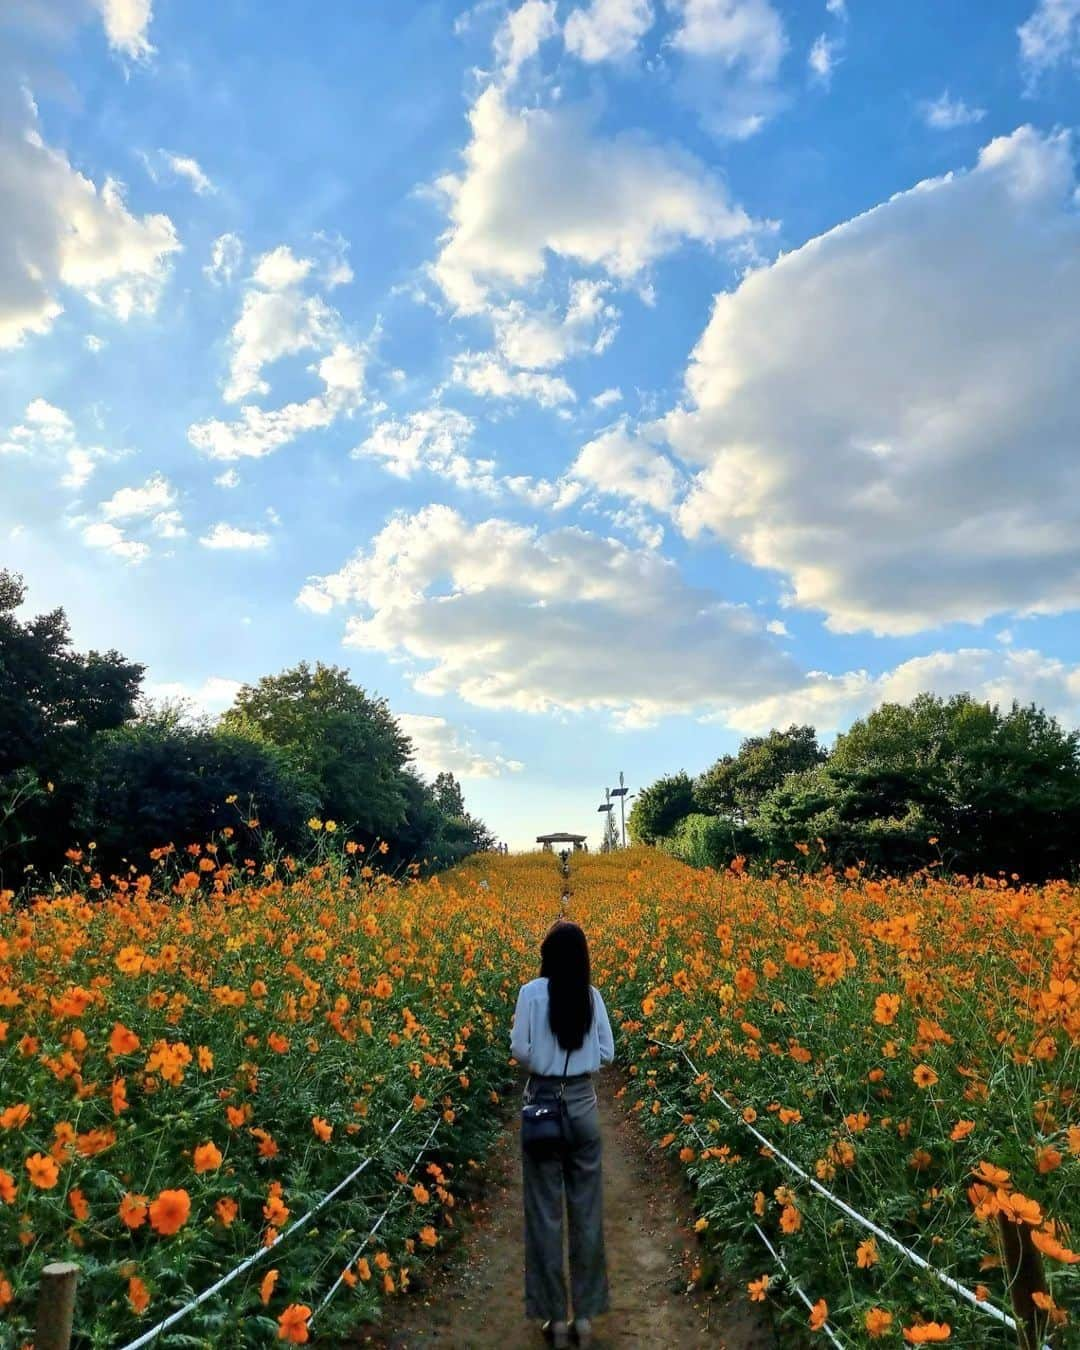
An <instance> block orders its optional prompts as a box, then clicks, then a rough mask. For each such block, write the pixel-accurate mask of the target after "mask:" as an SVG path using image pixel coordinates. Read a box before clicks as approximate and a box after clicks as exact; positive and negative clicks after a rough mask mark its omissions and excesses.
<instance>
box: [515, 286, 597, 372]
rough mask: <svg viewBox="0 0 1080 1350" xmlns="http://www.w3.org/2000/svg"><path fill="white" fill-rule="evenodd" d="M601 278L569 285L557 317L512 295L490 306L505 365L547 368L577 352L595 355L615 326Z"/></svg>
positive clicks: (553, 313)
mask: <svg viewBox="0 0 1080 1350" xmlns="http://www.w3.org/2000/svg"><path fill="white" fill-rule="evenodd" d="M609 290H610V286H609V284H608V283H606V282H603V281H586V280H578V281H573V282H571V284H570V294H569V298H568V300H567V305H566V311H565V313H564V314H563V315H562V316H561V317H560V316H559V315H558V314H557V313H556V312H555V311H554V309H553V308H551V307H550V306H549V307H548V308H547V309H543V310H536V309H529V308H528V307H527V306H526V305H525V304H523V303H522V302H521V301H520V300H511V301H510V302H509V304H507V305H505V306H503V307H502V308H501V309H496V310H493V311H492V319H493V322H494V325H495V345H496V346H497V347H498V349H499V351H500V352H501V354H502V356H503V358H504V359H505V360H506V361H507V363H508V364H509V365H512V366H523V367H524V368H525V369H527V370H546V369H550V368H551V367H552V366H557V365H560V364H561V363H562V362H563V361H565V360H566V359H567V358H568V357H570V356H576V355H578V354H579V353H582V352H592V353H593V354H599V353H600V352H602V351H604V350H605V349H606V348H607V347H608V346H609V345H610V344H611V342H612V340H613V339H614V337H615V334H616V332H617V331H618V320H619V311H618V310H617V309H616V308H615V306H614V305H612V304H611V303H610V302H609V301H608V299H607V293H608V291H609Z"/></svg>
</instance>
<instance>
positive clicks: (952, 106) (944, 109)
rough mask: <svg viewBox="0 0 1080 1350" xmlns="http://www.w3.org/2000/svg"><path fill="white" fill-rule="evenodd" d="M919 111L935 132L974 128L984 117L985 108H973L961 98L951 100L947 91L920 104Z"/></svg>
mask: <svg viewBox="0 0 1080 1350" xmlns="http://www.w3.org/2000/svg"><path fill="white" fill-rule="evenodd" d="M919 106H920V110H921V112H922V115H923V121H925V123H926V125H927V126H928V127H933V128H934V130H935V131H955V130H956V128H957V127H970V126H974V125H975V124H976V123H977V122H981V121H982V120H983V118H984V117H985V116H986V109H985V108H973V107H970V106H969V105H968V104H967V103H965V102H964V100H963V99H962V98H953V97H952V96H951V95H950V93H949V91H948V90H947V89H946V90H945V92H944V93H943V94H941V95H939V96H938V97H937V98H934V99H927V100H926V101H925V102H924V103H921V104H920V105H919Z"/></svg>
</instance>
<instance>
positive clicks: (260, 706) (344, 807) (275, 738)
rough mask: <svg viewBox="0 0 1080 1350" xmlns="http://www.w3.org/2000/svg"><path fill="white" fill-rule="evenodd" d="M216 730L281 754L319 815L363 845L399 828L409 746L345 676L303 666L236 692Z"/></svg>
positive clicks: (379, 706)
mask: <svg viewBox="0 0 1080 1350" xmlns="http://www.w3.org/2000/svg"><path fill="white" fill-rule="evenodd" d="M222 726H223V727H224V728H225V729H226V730H228V731H233V732H237V733H239V734H241V735H245V736H248V737H249V738H256V739H259V740H263V741H265V742H266V743H267V744H269V745H275V746H277V747H278V748H279V749H280V750H284V751H286V752H287V753H288V755H289V758H290V759H291V760H292V762H293V764H295V766H296V768H297V769H298V771H299V772H300V774H301V776H302V778H303V780H304V781H305V783H306V784H307V786H308V788H309V789H310V791H311V792H313V793H314V795H315V796H316V798H317V799H318V801H319V803H320V807H321V810H322V812H323V814H324V815H327V816H331V817H333V818H334V819H336V820H341V821H345V822H346V823H347V824H348V825H349V826H350V827H352V828H355V829H357V830H359V831H361V832H363V833H366V834H368V835H370V836H371V837H373V838H374V837H376V836H379V837H382V838H386V839H389V838H392V837H393V836H394V833H395V831H396V830H397V829H398V828H399V826H401V825H402V823H403V822H404V820H405V811H406V788H405V784H404V779H403V771H404V769H405V765H406V762H407V760H408V758H409V751H410V745H409V740H408V738H407V737H406V736H405V734H404V733H403V732H402V730H401V728H400V727H399V726H398V724H397V722H396V721H395V720H394V717H393V714H392V713H391V712H390V709H389V707H388V705H387V703H386V700H385V699H380V698H372V697H371V696H370V695H369V694H367V693H366V692H365V691H364V690H363V689H361V688H360V687H359V686H358V685H356V684H354V683H353V682H352V680H351V679H350V678H349V674H348V671H345V670H342V669H341V668H340V667H338V666H326V665H323V664H322V662H319V663H318V664H317V665H316V666H315V668H314V670H313V669H312V668H311V666H309V665H308V663H307V662H306V661H301V662H300V664H299V665H296V666H293V667H292V668H291V669H289V670H285V671H282V673H281V674H280V675H266V676H264V677H263V678H262V679H261V680H259V681H258V683H257V684H254V685H244V687H243V688H242V689H241V690H240V692H239V694H237V696H236V701H235V702H234V704H233V706H232V707H231V708H230V709H229V710H228V711H227V712H226V713H225V715H224V716H223V718H222Z"/></svg>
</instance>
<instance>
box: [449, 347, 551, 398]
mask: <svg viewBox="0 0 1080 1350" xmlns="http://www.w3.org/2000/svg"><path fill="white" fill-rule="evenodd" d="M451 380H452V381H453V383H454V384H460V385H464V386H465V388H466V389H468V390H469V392H470V393H473V394H476V396H477V397H478V398H494V399H534V400H535V401H536V402H537V403H539V404H540V406H541V407H543V408H555V407H558V406H559V405H560V404H562V403H573V402H574V401H575V399H576V398H577V395H576V394H575V393H574V391H573V390H572V389H571V388H570V386H569V385H568V384H567V383H566V381H565V380H564V379H563V378H562V376H561V375H545V374H543V373H541V372H539V371H533V370H511V369H510V367H509V366H508V365H506V363H505V362H503V361H500V360H499V359H498V357H495V356H492V355H491V353H490V352H463V353H462V354H461V355H460V356H457V357H455V358H454V364H453V369H452V373H451Z"/></svg>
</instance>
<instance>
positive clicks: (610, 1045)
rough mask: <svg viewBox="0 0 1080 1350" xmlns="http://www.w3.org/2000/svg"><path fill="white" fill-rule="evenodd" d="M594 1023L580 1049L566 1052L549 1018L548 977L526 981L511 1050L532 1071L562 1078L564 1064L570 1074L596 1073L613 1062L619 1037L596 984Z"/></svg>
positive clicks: (519, 1003) (593, 996) (518, 1001)
mask: <svg viewBox="0 0 1080 1350" xmlns="http://www.w3.org/2000/svg"><path fill="white" fill-rule="evenodd" d="M592 1001H593V1019H592V1026H590V1027H589V1030H588V1031H587V1032H586V1033H585V1040H584V1042H583V1044H582V1045H581V1048H580V1049H578V1050H572V1051H571V1052H570V1061H569V1063H568V1064H567V1061H566V1051H565V1050H564V1049H563V1048H562V1046H561V1045H560V1044H559V1042H558V1041H557V1040H556V1038H555V1033H554V1032H553V1031H552V1030H551V1024H550V1022H549V1021H548V982H547V978H546V976H541V977H540V979H537V980H530V981H529V983H528V984H523V985H522V986H521V989H520V991H519V993H518V998H517V1007H516V1008H515V1009H514V1026H513V1030H512V1031H511V1033H510V1053H511V1054H512V1055H513V1057H514V1058H515V1059H516V1060H517V1062H518V1063H519V1064H521V1065H523V1066H524V1068H526V1069H528V1071H529V1072H530V1073H535V1074H542V1075H545V1076H548V1077H551V1078H561V1077H562V1074H563V1065H564V1064H566V1073H567V1075H568V1076H573V1075H574V1074H578V1073H595V1072H596V1071H597V1069H599V1068H600V1066H601V1064H610V1063H611V1061H612V1060H613V1059H614V1058H615V1038H614V1036H613V1035H612V1034H611V1023H610V1022H609V1021H608V1015H607V1008H605V1007H604V1000H603V998H602V997H601V995H600V991H599V989H597V988H596V986H595V985H593V986H592Z"/></svg>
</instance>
